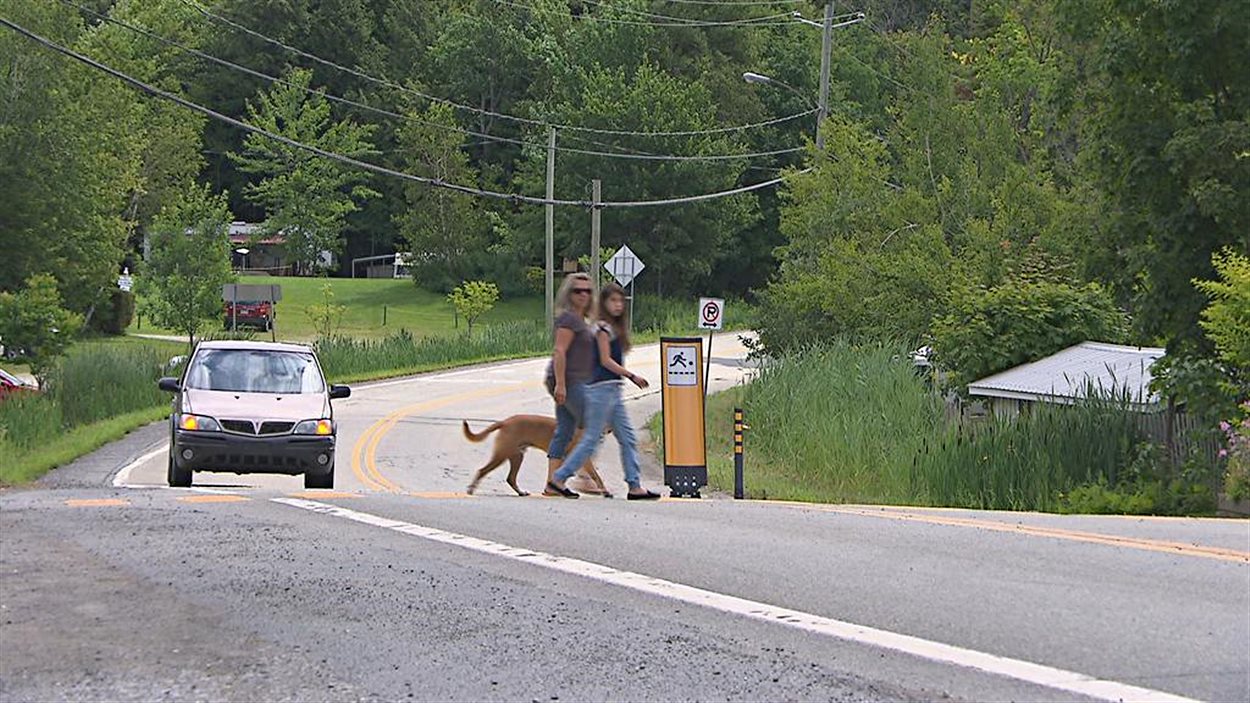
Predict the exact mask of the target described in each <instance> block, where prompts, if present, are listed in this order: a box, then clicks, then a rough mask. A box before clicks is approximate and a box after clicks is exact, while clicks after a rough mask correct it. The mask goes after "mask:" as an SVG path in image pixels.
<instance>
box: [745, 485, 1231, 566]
mask: <svg viewBox="0 0 1250 703" xmlns="http://www.w3.org/2000/svg"><path fill="white" fill-rule="evenodd" d="M750 502H753V503H762V504H770V503H771V504H773V505H783V506H786V507H797V508H806V509H809V510H819V511H821V512H827V513H842V514H844V515H858V516H862V517H875V518H885V519H888V520H901V521H906V522H921V523H926V524H930V525H945V526H951V527H973V528H977V529H981V530H990V531H993V532H1011V533H1015V534H1023V535H1030V536H1034V537H1051V538H1054V539H1063V540H1069V541H1072V542H1086V543H1090V544H1103V545H1107V546H1112V547H1127V548H1130V549H1141V550H1145V551H1150V552H1162V553H1165V554H1177V555H1181V556H1190V557H1202V558H1206V559H1218V560H1220V561H1232V562H1238V563H1242V564H1250V552H1243V551H1240V550H1237V549H1228V548H1225V547H1208V546H1203V545H1198V544H1184V543H1181V542H1168V541H1164V540H1155V539H1145V538H1140V537H1123V536H1119V535H1108V534H1103V533H1098V532H1083V531H1080V530H1067V529H1063V528H1057V527H1042V526H1039V525H1021V524H1018V523H1009V522H1000V521H998V520H983V519H978V518H966V517H947V516H942V515H934V514H928V515H926V514H922V513H919V512H908V511H906V510H898V509H870V508H849V507H842V506H834V505H821V504H819V503H800V502H796V501H774V500H764V501H750Z"/></svg>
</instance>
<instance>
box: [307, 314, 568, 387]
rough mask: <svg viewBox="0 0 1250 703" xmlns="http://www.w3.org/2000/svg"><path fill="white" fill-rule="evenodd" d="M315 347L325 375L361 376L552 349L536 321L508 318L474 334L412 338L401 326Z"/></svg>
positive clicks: (350, 377) (337, 339)
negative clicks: (376, 336) (377, 336)
mask: <svg viewBox="0 0 1250 703" xmlns="http://www.w3.org/2000/svg"><path fill="white" fill-rule="evenodd" d="M316 347H317V355H318V357H319V358H320V359H321V366H322V369H323V370H324V371H325V374H326V376H327V377H329V378H331V379H333V380H340V381H341V380H361V379H365V378H370V377H378V376H379V375H399V374H403V373H415V372H418V371H422V370H427V369H433V368H439V367H446V366H452V365H456V364H462V363H467V362H474V361H492V360H496V359H503V358H509V357H517V356H525V355H530V354H541V353H543V352H546V351H547V350H548V349H550V347H551V335H550V333H549V332H547V329H546V328H545V327H544V326H543V325H542V324H540V323H538V322H511V323H503V324H496V325H491V326H489V327H482V328H479V329H478V330H476V331H474V333H473V334H472V335H468V334H462V335H453V336H436V337H420V338H415V337H413V336H412V334H411V333H409V332H407V331H402V330H401V331H400V332H399V333H398V334H395V335H392V336H390V337H387V338H385V339H346V338H334V339H326V340H321V341H320V342H317V345H316Z"/></svg>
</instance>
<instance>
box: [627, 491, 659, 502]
mask: <svg viewBox="0 0 1250 703" xmlns="http://www.w3.org/2000/svg"><path fill="white" fill-rule="evenodd" d="M625 499H626V500H659V499H660V494H659V493H656V492H654V491H647V492H646V493H628V494H626V496H625Z"/></svg>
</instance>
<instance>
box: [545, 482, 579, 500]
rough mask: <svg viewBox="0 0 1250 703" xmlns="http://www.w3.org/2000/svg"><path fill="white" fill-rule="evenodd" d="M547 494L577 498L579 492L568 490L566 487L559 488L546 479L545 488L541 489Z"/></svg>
mask: <svg viewBox="0 0 1250 703" xmlns="http://www.w3.org/2000/svg"><path fill="white" fill-rule="evenodd" d="M543 493H546V494H547V495H549V496H564V497H565V498H577V497H578V495H579V494H577V493H574V492H573V491H570V490H569V489H568V488H561V487H559V486H557V485H556V484H554V483H552V482H550V481H548V482H547V490H545V491H543Z"/></svg>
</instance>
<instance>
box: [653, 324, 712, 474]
mask: <svg viewBox="0 0 1250 703" xmlns="http://www.w3.org/2000/svg"><path fill="white" fill-rule="evenodd" d="M660 360H661V362H662V363H663V364H664V371H663V373H662V375H661V377H660V382H661V389H660V390H661V394H660V395H661V398H662V402H663V406H662V407H663V411H662V412H663V418H664V485H666V486H668V487H669V488H670V489H671V491H672V494H671V495H673V496H674V497H688V498H698V497H700V495H699V489H700V488H702V487H703V486H706V485H707V441H706V437H705V426H704V389H703V376H702V374H700V373H699V367H700V366H701V365H702V364H701V362H702V360H703V340H701V339H699V338H698V337H662V338H661V339H660Z"/></svg>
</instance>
